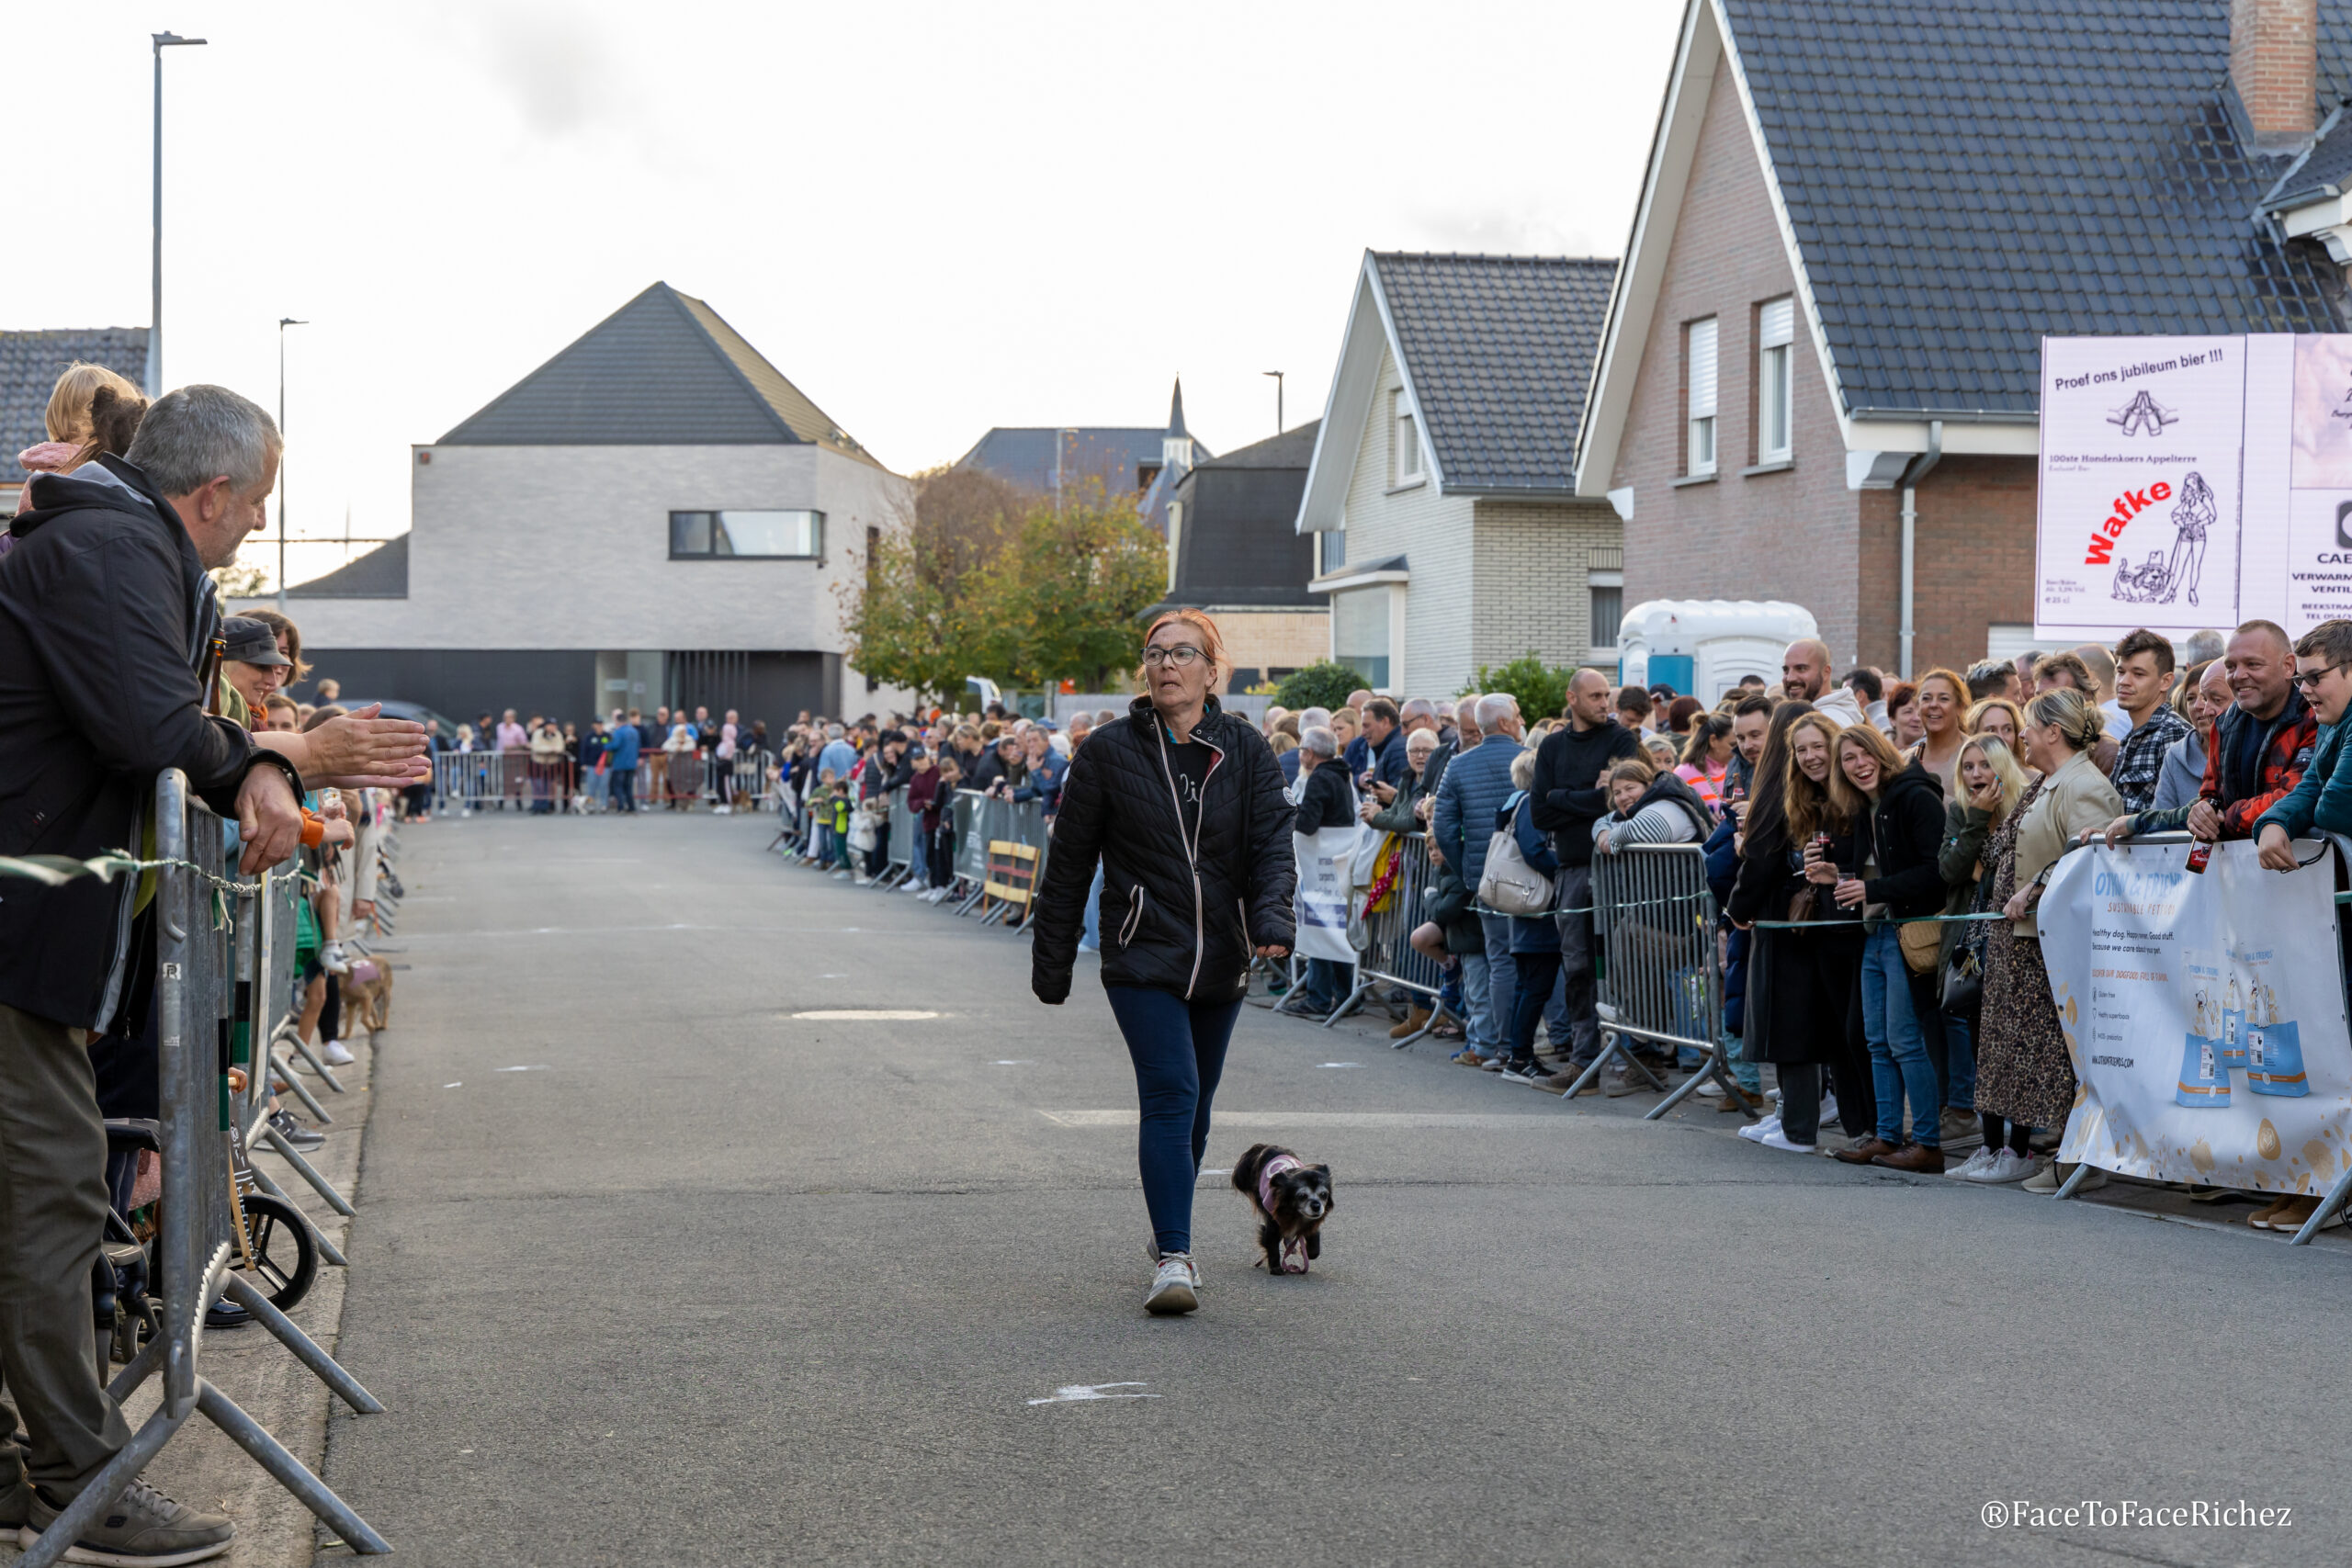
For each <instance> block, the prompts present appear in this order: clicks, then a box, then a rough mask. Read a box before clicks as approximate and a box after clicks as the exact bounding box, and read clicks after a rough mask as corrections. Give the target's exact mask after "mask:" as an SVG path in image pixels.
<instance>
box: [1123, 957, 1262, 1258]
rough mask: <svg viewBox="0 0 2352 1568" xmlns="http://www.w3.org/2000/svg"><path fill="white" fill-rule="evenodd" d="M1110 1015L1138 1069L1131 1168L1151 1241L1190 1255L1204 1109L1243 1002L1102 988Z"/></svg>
mask: <svg viewBox="0 0 2352 1568" xmlns="http://www.w3.org/2000/svg"><path fill="white" fill-rule="evenodd" d="M1103 991H1104V992H1105V994H1107V995H1108V996H1109V997H1110V998H1111V1015H1112V1016H1113V1017H1114V1018H1115V1019H1117V1020H1118V1021H1119V1032H1120V1033H1121V1034H1123V1035H1125V1037H1126V1042H1127V1055H1129V1056H1130V1057H1132V1058H1133V1059H1134V1061H1135V1065H1136V1100H1137V1102H1138V1104H1139V1105H1140V1107H1141V1109H1142V1112H1143V1119H1142V1122H1141V1123H1140V1124H1139V1125H1138V1126H1137V1128H1136V1166H1137V1167H1138V1168H1140V1169H1141V1170H1142V1172H1143V1201H1144V1207H1145V1208H1146V1209H1148V1211H1150V1213H1151V1234H1152V1239H1153V1240H1154V1241H1156V1242H1158V1243H1159V1250H1160V1251H1161V1252H1162V1253H1163V1254H1164V1253H1170V1252H1190V1251H1192V1250H1193V1184H1194V1183H1195V1182H1197V1181H1198V1180H1199V1179H1200V1174H1201V1156H1203V1155H1204V1154H1206V1153H1207V1152H1208V1146H1209V1103H1210V1101H1212V1100H1215V1099H1216V1080H1217V1079H1218V1077H1221V1076H1222V1075H1223V1074H1224V1072H1225V1047H1226V1043H1227V1042H1228V1041H1229V1040H1231V1039H1232V1038H1233V1021H1234V1020H1235V1019H1236V1018H1237V1017H1238V1016H1239V1015H1240V1012H1241V1003H1240V1002H1239V1001H1238V1000H1235V1001H1229V1002H1188V1001H1186V1000H1185V999H1184V998H1182V997H1180V996H1178V995H1176V994H1175V993H1174V992H1173V991H1155V990H1152V989H1149V988H1148V987H1142V986H1105V987H1103Z"/></svg>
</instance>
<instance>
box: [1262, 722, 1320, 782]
mask: <svg viewBox="0 0 2352 1568" xmlns="http://www.w3.org/2000/svg"><path fill="white" fill-rule="evenodd" d="M1330 727H1331V710H1330V709H1329V708H1301V709H1299V710H1298V739H1299V744H1298V745H1297V746H1296V747H1295V748H1293V749H1292V750H1288V751H1285V752H1283V754H1282V755H1281V756H1279V757H1276V758H1275V759H1274V765H1275V766H1277V767H1279V768H1281V769H1282V771H1283V783H1284V784H1289V785H1291V786H1293V788H1294V789H1295V788H1296V786H1297V784H1298V777H1299V770H1300V769H1301V768H1302V767H1303V766H1304V765H1305V760H1304V759H1303V758H1302V757H1301V756H1300V753H1301V752H1303V751H1305V750H1306V732H1307V731H1308V730H1310V729H1314V728H1325V729H1329V728H1330Z"/></svg>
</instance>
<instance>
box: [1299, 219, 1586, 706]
mask: <svg viewBox="0 0 2352 1568" xmlns="http://www.w3.org/2000/svg"><path fill="white" fill-rule="evenodd" d="M1616 271H1617V264H1616V263H1615V262H1613V261H1607V260H1592V259H1580V258H1570V257H1557V256H1482V255H1429V254H1408V253H1383V252H1367V253H1366V254H1365V255H1364V259H1363V270H1362V271H1361V272H1360V273H1359V274H1358V276H1357V279H1356V289H1355V298H1354V301H1353V303H1352V304H1351V307H1350V309H1349V311H1348V328H1347V335H1346V337H1345V338H1344V339H1343V340H1342V342H1341V344H1340V363H1339V368H1338V370H1337V372H1336V373H1335V374H1334V375H1333V377H1332V380H1331V391H1330V396H1329V400H1328V401H1327V402H1326V404H1325V406H1324V416H1323V421H1322V425H1321V428H1320V430H1319V432H1318V433H1317V439H1316V444H1315V455H1314V458H1313V461H1312V463H1311V465H1310V467H1309V468H1308V471H1307V477H1306V494H1305V496H1304V498H1303V499H1302V500H1301V502H1300V503H1299V510H1298V523H1297V527H1298V531H1299V532H1300V533H1302V534H1314V535H1317V536H1319V542H1320V554H1319V557H1318V560H1317V565H1318V567H1319V571H1318V574H1317V577H1316V578H1315V580H1314V581H1313V582H1312V583H1310V584H1309V587H1310V588H1311V589H1312V590H1314V591H1315V592H1319V593H1323V594H1326V595H1328V596H1329V603H1330V605H1331V655H1332V657H1333V658H1335V659H1337V660H1340V662H1341V663H1345V664H1352V665H1353V666H1355V668H1357V669H1358V670H1360V671H1363V676H1364V680H1365V683H1366V684H1368V685H1370V686H1373V687H1375V688H1377V689H1378V690H1380V691H1383V692H1387V693H1392V694H1399V695H1417V696H1442V695H1444V694H1449V693H1452V692H1454V691H1457V690H1459V689H1461V688H1462V687H1464V685H1466V684H1467V683H1468V682H1469V681H1470V679H1471V676H1472V675H1473V673H1474V672H1475V671H1476V670H1477V669H1478V668H1479V667H1480V666H1481V665H1495V664H1503V663H1508V662H1510V660H1514V659H1517V658H1519V657H1520V656H1521V655H1522V654H1527V653H1533V654H1536V655H1538V656H1539V657H1541V658H1542V659H1543V660H1544V662H1546V663H1548V664H1582V663H1587V662H1610V663H1613V662H1614V660H1615V658H1616V655H1615V652H1614V651H1613V648H1612V646H1611V645H1613V644H1614V642H1615V640H1616V637H1617V615H1618V611H1619V609H1620V608H1621V606H1622V603H1623V600H1622V594H1623V583H1624V578H1623V566H1624V561H1623V544H1624V525H1623V524H1622V523H1621V522H1620V521H1619V520H1618V517H1617V514H1616V513H1615V512H1614V511H1613V510H1611V508H1610V507H1609V506H1608V505H1607V504H1606V503H1605V502H1600V501H1599V500H1598V499H1595V500H1590V501H1580V500H1578V499H1577V496H1576V493H1575V457H1576V442H1577V425H1578V423H1579V422H1580V421H1581V419H1582V417H1583V412H1584V399H1585V391H1586V388H1587V385H1588V383H1589V380H1590V378H1591V374H1592V360H1593V352H1594V348H1595V345H1596V344H1598V343H1599V342H1600V329H1601V321H1602V318H1603V316H1604V315H1605V313H1606V311H1607V308H1608V303H1609V292H1610V286H1611V280H1612V279H1613V278H1614V277H1615V276H1616Z"/></svg>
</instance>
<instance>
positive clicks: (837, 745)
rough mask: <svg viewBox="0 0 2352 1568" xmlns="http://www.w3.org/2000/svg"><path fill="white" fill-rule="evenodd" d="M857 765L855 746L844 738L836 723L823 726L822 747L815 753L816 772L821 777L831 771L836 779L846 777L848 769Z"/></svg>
mask: <svg viewBox="0 0 2352 1568" xmlns="http://www.w3.org/2000/svg"><path fill="white" fill-rule="evenodd" d="M856 766H857V748H856V747H854V746H853V745H851V744H850V743H849V741H848V740H847V739H844V737H843V731H842V727H841V726H840V725H838V724H829V725H827V726H825V745H824V749H823V750H820V751H819V752H818V753H817V772H818V774H819V775H820V777H821V776H822V775H823V774H825V773H831V774H832V775H833V777H834V778H836V779H843V780H845V779H847V778H848V777H849V775H850V770H851V769H853V768H854V767H856Z"/></svg>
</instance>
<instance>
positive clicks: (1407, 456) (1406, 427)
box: [1388, 387, 1429, 490]
mask: <svg viewBox="0 0 2352 1568" xmlns="http://www.w3.org/2000/svg"><path fill="white" fill-rule="evenodd" d="M1388 432H1389V434H1388V469H1389V472H1388V483H1389V486H1390V488H1392V489H1395V490H1402V489H1404V488H1405V487H1406V486H1407V485H1417V484H1419V483H1420V482H1422V481H1423V480H1424V479H1428V478H1429V465H1428V464H1427V463H1426V462H1424V461H1423V460H1422V453H1421V422H1420V419H1419V416H1418V415H1417V414H1415V413H1414V412H1413V401H1412V400H1411V399H1410V398H1408V397H1407V396H1406V395H1405V389H1404V388H1402V387H1395V388H1391V389H1389V393H1388ZM1408 462H1409V463H1410V465H1411V466H1410V467H1409V468H1408V467H1407V464H1408Z"/></svg>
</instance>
